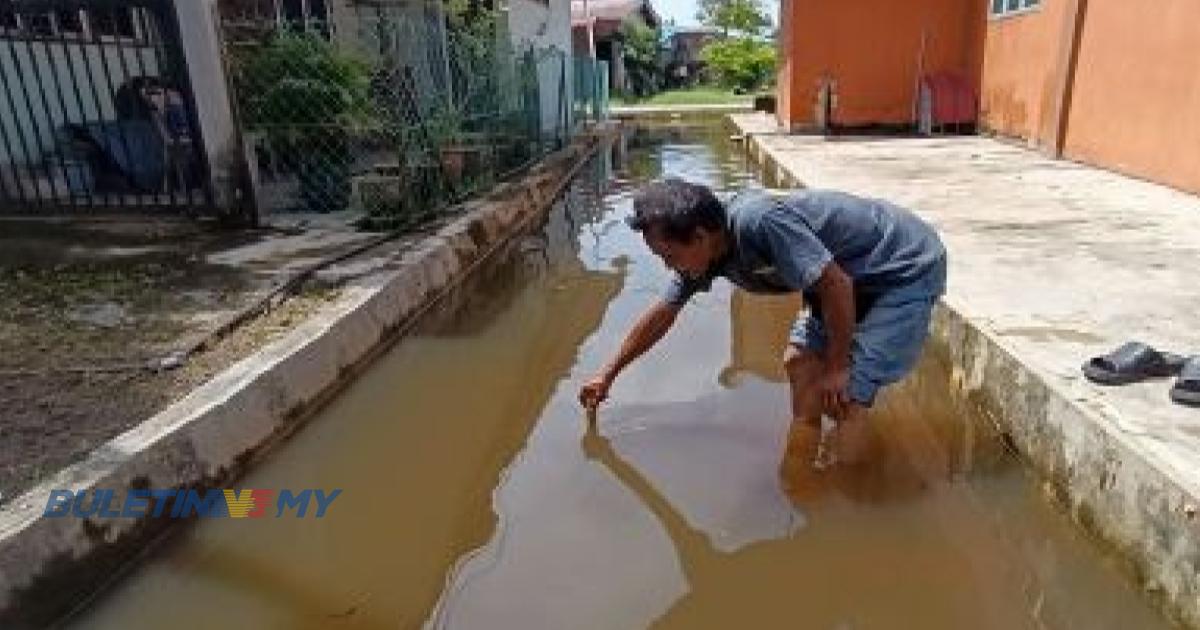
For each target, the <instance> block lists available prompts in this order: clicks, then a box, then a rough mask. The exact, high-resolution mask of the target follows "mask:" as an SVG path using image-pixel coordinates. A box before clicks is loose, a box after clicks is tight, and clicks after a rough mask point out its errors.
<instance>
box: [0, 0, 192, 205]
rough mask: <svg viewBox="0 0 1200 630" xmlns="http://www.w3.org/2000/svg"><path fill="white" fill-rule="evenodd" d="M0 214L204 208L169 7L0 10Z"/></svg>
mask: <svg viewBox="0 0 1200 630" xmlns="http://www.w3.org/2000/svg"><path fill="white" fill-rule="evenodd" d="M0 91H3V92H4V94H3V96H0V212H4V213H10V214H11V213H26V214H41V213H51V212H67V213H71V214H92V213H98V212H118V213H126V212H163V211H171V212H188V213H194V212H198V211H202V210H209V209H211V208H212V207H213V199H212V190H211V186H210V177H209V165H208V162H207V153H206V151H205V150H204V147H203V145H202V141H201V136H200V133H199V129H200V127H199V122H198V119H197V115H196V104H195V100H194V98H193V93H192V86H191V81H190V75H189V74H188V71H187V64H186V62H185V60H184V55H183V48H182V44H181V39H180V25H179V20H178V18H177V16H176V14H175V8H174V4H173V3H172V2H171V1H170V0H0Z"/></svg>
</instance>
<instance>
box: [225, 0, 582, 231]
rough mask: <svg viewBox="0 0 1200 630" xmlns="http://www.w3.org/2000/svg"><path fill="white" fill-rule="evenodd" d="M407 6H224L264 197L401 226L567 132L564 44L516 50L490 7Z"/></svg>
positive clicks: (281, 205) (275, 205)
mask: <svg viewBox="0 0 1200 630" xmlns="http://www.w3.org/2000/svg"><path fill="white" fill-rule="evenodd" d="M414 6H416V8H413V6H409V5H396V4H382V3H381V4H379V5H377V6H360V7H356V8H353V9H343V10H341V11H340V12H339V13H338V14H337V15H334V16H333V17H331V18H329V19H328V20H303V21H301V22H286V21H280V20H279V19H278V18H277V17H275V16H270V15H268V16H266V17H256V16H249V17H247V16H223V21H224V30H225V40H226V47H227V61H228V65H229V68H230V73H231V77H232V83H233V87H234V92H235V94H236V101H237V105H238V115H239V119H240V125H241V128H242V130H243V136H244V140H245V141H246V142H247V143H248V145H249V146H250V147H252V149H253V150H252V151H251V154H252V156H253V159H252V162H253V164H252V165H251V166H252V169H253V170H254V175H255V177H256V179H257V182H258V185H257V186H256V187H255V188H256V190H257V197H258V199H257V201H258V204H259V207H260V208H262V209H264V210H266V211H281V210H300V211H310V212H332V211H339V210H343V209H347V208H357V209H362V210H365V211H366V212H367V213H368V214H369V216H371V217H373V218H374V220H375V222H376V223H378V224H386V225H393V226H394V225H404V224H406V223H410V222H416V221H420V220H423V219H424V218H425V217H427V216H428V215H429V214H430V213H431V212H436V211H437V210H438V209H439V208H442V207H445V206H446V205H448V204H450V203H453V202H455V201H457V200H460V199H462V198H465V197H466V196H468V195H470V194H471V193H472V192H474V191H476V190H479V189H480V188H481V187H484V186H487V185H489V184H491V183H492V182H495V181H496V180H498V179H502V178H504V177H506V176H507V175H508V174H510V173H513V172H515V171H517V170H519V169H521V168H523V167H525V166H527V165H529V164H530V163H532V162H534V161H536V160H537V159H539V158H540V157H542V156H543V155H544V154H546V153H547V152H548V151H551V150H554V149H556V148H558V147H561V146H563V144H564V143H565V142H566V141H567V137H568V134H569V132H570V129H571V126H572V116H573V113H574V107H573V105H572V100H571V99H570V92H571V90H570V89H569V88H570V87H571V86H572V85H573V84H572V83H570V82H572V81H575V78H574V68H573V67H572V66H571V65H569V61H570V60H569V58H568V57H566V56H565V55H564V54H563V53H562V52H560V51H556V50H532V49H525V50H518V49H515V48H514V46H513V45H512V44H511V41H510V38H509V36H508V33H507V32H506V30H505V28H504V25H503V23H502V20H500V21H497V20H496V19H495V18H494V17H492V16H491V14H488V13H486V12H485V13H480V14H478V15H475V16H474V17H473V18H472V19H466V20H457V21H456V22H455V23H454V24H450V25H448V22H447V21H446V20H445V17H444V15H443V14H442V13H441V11H440V10H438V11H431V10H430V9H429V7H430V6H436V5H425V6H419V5H414ZM592 98H593V100H595V97H592ZM596 111H599V110H596Z"/></svg>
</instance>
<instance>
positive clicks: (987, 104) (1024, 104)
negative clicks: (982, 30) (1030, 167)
mask: <svg viewBox="0 0 1200 630" xmlns="http://www.w3.org/2000/svg"><path fill="white" fill-rule="evenodd" d="M1070 4H1071V3H1070V2H1069V1H1067V0H1042V6H1041V7H1040V8H1039V9H1037V10H1035V11H1032V12H1029V13H1024V14H1019V15H1014V16H1009V17H1001V18H990V19H988V22H987V30H986V37H985V41H984V44H983V51H984V53H983V54H984V59H983V81H982V86H981V89H980V99H979V105H980V121H981V122H982V125H983V127H984V128H985V129H987V130H989V131H991V132H993V133H997V134H1000V135H1004V136H1012V137H1018V138H1022V139H1025V140H1027V141H1028V142H1029V143H1030V144H1034V145H1041V146H1046V145H1049V144H1051V143H1052V142H1053V140H1054V134H1055V129H1054V101H1055V98H1056V90H1057V82H1058V80H1059V79H1058V64H1059V57H1060V55H1061V42H1062V41H1063V38H1064V37H1067V36H1069V33H1067V32H1065V28H1066V22H1065V19H1066V17H1067V11H1068V10H1070Z"/></svg>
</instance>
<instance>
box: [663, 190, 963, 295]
mask: <svg viewBox="0 0 1200 630" xmlns="http://www.w3.org/2000/svg"><path fill="white" fill-rule="evenodd" d="M726 210H727V214H728V222H729V234H730V236H731V238H732V243H730V248H729V251H728V253H727V254H726V256H725V257H724V258H723V259H722V260H720V261H719V262H717V263H716V264H714V265H713V267H712V268H711V269H709V271H708V272H707V273H705V274H704V275H703V276H701V277H695V278H691V277H687V276H684V275H682V274H677V275H676V276H675V278H674V279H672V281H671V284H670V285H669V286H668V287H667V290H666V293H665V295H664V296H663V299H664V300H666V301H667V302H668V303H670V304H674V305H676V306H682V305H684V304H685V303H686V302H687V301H688V299H689V298H691V296H692V295H693V294H695V293H696V292H698V291H707V290H708V289H709V288H710V287H711V286H712V281H713V279H714V278H716V277H717V276H725V277H726V278H728V279H729V280H730V281H731V282H733V283H734V284H736V285H738V286H740V287H742V288H743V289H745V290H747V291H750V292H752V293H790V292H793V291H801V292H805V293H809V294H810V295H811V291H810V289H812V287H813V284H814V283H815V282H816V281H817V278H819V277H820V276H821V272H822V270H824V268H825V265H826V264H828V263H829V262H830V261H835V262H837V264H838V265H839V266H840V267H841V268H842V270H844V271H845V272H846V274H847V275H849V276H850V278H851V279H852V280H853V281H854V290H855V292H856V293H857V294H859V295H866V296H870V297H876V296H883V295H885V294H886V295H888V296H889V297H891V296H895V297H896V298H902V299H908V298H931V297H937V296H938V295H941V294H942V293H943V292H944V291H945V278H944V275H942V274H937V273H927V272H929V271H932V270H934V269H936V268H939V267H940V265H941V263H942V261H943V260H944V258H945V256H946V250H945V247H943V246H942V242H941V240H940V239H939V238H938V236H937V233H936V232H935V231H934V229H933V228H932V227H931V226H930V225H929V224H927V223H925V222H924V221H922V220H921V219H920V218H918V217H917V216H916V215H915V214H913V213H912V212H909V211H908V210H905V209H904V208H901V207H899V206H896V205H893V204H890V203H887V202H885V201H881V200H877V199H865V198H862V197H856V196H854V195H850V194H846V193H842V192H836V191H831V190H808V189H806V190H801V191H798V192H796V193H794V194H792V195H790V196H787V197H772V196H770V195H767V194H764V193H761V192H745V193H742V194H740V195H738V196H737V197H735V198H734V199H733V200H732V201H730V202H729V203H728V204H727V207H726Z"/></svg>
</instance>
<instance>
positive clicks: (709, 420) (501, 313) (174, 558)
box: [76, 121, 1164, 630]
mask: <svg viewBox="0 0 1200 630" xmlns="http://www.w3.org/2000/svg"><path fill="white" fill-rule="evenodd" d="M725 133H726V132H725V130H724V129H723V128H721V127H719V126H717V125H714V124H711V121H710V123H701V124H700V126H699V127H697V126H695V125H691V124H687V123H683V122H674V123H671V124H669V125H668V126H666V127H665V128H663V127H656V128H650V129H638V130H634V131H633V132H632V133H631V134H629V135H627V136H626V137H624V138H623V139H622V141H621V142H619V143H617V144H616V145H615V146H614V147H613V150H612V151H611V153H609V154H606V155H604V156H602V157H601V158H600V159H598V160H597V161H596V162H595V163H594V164H593V165H592V172H591V175H590V176H588V177H585V178H582V179H581V180H580V181H579V182H577V183H576V185H575V186H574V187H572V189H571V190H570V191H569V192H568V194H567V196H566V198H565V200H564V202H563V203H562V204H561V205H560V206H559V207H558V208H556V210H555V212H553V213H552V214H551V215H550V217H549V219H548V220H547V222H546V224H545V225H543V226H541V227H540V228H539V229H538V230H535V231H534V232H533V233H531V234H530V235H528V236H526V237H523V238H521V239H517V240H515V241H514V242H513V243H512V245H511V247H510V248H509V250H508V251H507V253H506V255H505V256H502V257H500V259H499V260H498V262H497V264H495V265H491V266H489V267H487V268H486V269H481V270H480V272H481V273H479V274H477V275H476V277H475V278H474V280H473V281H472V282H471V283H470V284H469V285H467V286H465V287H464V288H463V289H462V290H460V291H458V292H457V293H456V299H454V300H451V301H449V302H447V304H446V305H444V306H443V307H440V308H439V309H437V310H436V312H434V313H431V314H430V316H429V317H428V318H426V320H425V321H424V322H423V324H422V325H421V326H420V327H419V328H418V329H417V330H416V331H415V332H414V334H413V335H412V336H411V337H410V338H409V339H407V340H406V341H405V342H404V343H403V344H401V345H399V346H397V347H396V348H395V349H394V350H392V351H391V352H390V353H388V354H387V355H386V356H384V357H383V358H381V359H380V360H379V362H378V363H377V364H376V365H375V366H373V367H372V368H371V369H370V370H369V371H367V372H366V373H365V374H364V375H363V377H362V378H361V379H360V380H359V381H357V382H356V383H354V384H353V385H352V386H351V387H350V388H348V389H347V391H346V392H345V393H344V394H343V395H341V396H340V397H339V398H338V399H337V400H335V401H333V402H332V403H331V404H330V405H329V406H328V407H327V408H326V409H324V410H323V411H322V412H321V413H320V414H319V416H318V417H317V418H315V419H314V420H313V421H312V423H311V424H310V425H309V426H308V427H306V428H305V430H304V431H301V432H299V433H298V434H297V435H296V436H294V437H293V438H292V439H291V440H290V441H289V442H288V443H287V444H285V445H283V446H282V447H281V448H280V449H279V450H278V451H277V452H276V453H274V454H273V455H272V456H271V458H269V459H268V460H267V461H265V462H263V464H262V465H261V466H260V467H259V468H257V469H256V470H255V471H253V472H252V473H251V474H250V475H248V477H247V478H246V479H245V480H244V481H243V483H242V484H241V485H242V486H243V487H262V488H284V487H289V488H303V487H322V488H342V489H343V495H342V498H340V499H339V500H338V503H335V504H334V505H333V506H331V508H330V512H329V513H328V514H327V515H326V517H325V518H323V519H321V520H305V519H266V520H260V521H254V522H247V521H232V520H214V521H203V522H200V523H198V524H197V526H196V527H193V528H191V529H190V530H189V531H188V532H186V533H185V534H184V535H183V536H180V537H179V540H177V541H176V542H175V544H172V545H171V546H170V547H169V548H167V549H165V550H164V551H163V552H162V553H159V554H158V555H157V556H156V557H155V558H154V559H153V560H151V561H149V562H147V563H146V564H145V565H144V566H142V567H140V568H139V569H138V570H137V572H136V573H135V574H134V575H132V576H131V577H130V578H129V579H127V580H125V581H123V582H122V583H121V584H120V585H119V587H117V588H116V589H114V590H113V591H112V592H110V593H108V594H107V595H106V596H105V597H103V598H102V599H101V600H100V601H98V602H97V604H96V605H95V606H93V607H92V609H91V610H89V611H88V612H87V613H86V615H84V616H82V617H80V618H79V619H77V620H76V622H77V625H78V626H82V627H100V628H122V629H124V628H160V627H164V626H170V627H173V628H185V627H197V628H200V627H212V626H214V625H219V624H233V625H236V626H238V627H288V628H324V627H339V628H340V627H353V628H383V627H403V628H413V627H420V626H422V625H424V626H425V627H427V628H486V629H489V630H490V629H509V628H512V629H515V630H528V629H534V628H555V629H557V628H606V629H607V628H642V627H647V626H657V627H664V628H730V627H756V628H757V627H811V628H896V627H913V628H922V629H926V628H929V629H934V628H947V629H949V628H955V629H957V628H963V627H981V628H1076V627H1080V628H1083V627H1086V628H1113V629H1116V628H1147V629H1149V628H1156V627H1164V623H1163V622H1162V620H1161V619H1159V618H1158V617H1157V616H1156V615H1155V613H1154V612H1153V611H1152V610H1151V609H1150V607H1149V606H1148V605H1147V604H1146V603H1145V602H1144V601H1143V600H1142V599H1141V598H1140V597H1139V596H1138V593H1136V592H1135V591H1134V589H1133V588H1132V587H1131V586H1130V585H1129V583H1128V581H1126V580H1125V579H1124V578H1123V576H1122V575H1121V573H1120V572H1119V571H1118V570H1117V569H1116V568H1115V567H1114V566H1112V565H1111V563H1109V562H1108V561H1107V560H1106V559H1105V557H1104V556H1103V555H1101V554H1099V553H1097V552H1096V550H1095V549H1094V548H1092V547H1091V546H1090V545H1089V544H1088V541H1087V540H1085V539H1084V538H1082V537H1081V536H1080V535H1078V534H1077V533H1076V531H1075V530H1074V529H1073V528H1072V526H1071V525H1070V523H1069V522H1068V521H1067V520H1066V519H1065V518H1063V517H1061V516H1060V515H1059V514H1058V513H1057V512H1055V511H1054V510H1053V509H1051V508H1050V507H1049V505H1048V504H1047V503H1046V501H1045V500H1043V499H1042V497H1041V496H1040V494H1039V493H1038V492H1037V490H1036V485H1035V484H1034V483H1033V481H1032V480H1031V479H1030V478H1029V477H1028V476H1027V475H1026V474H1025V472H1024V470H1023V469H1022V468H1021V466H1020V465H1019V464H1017V463H1016V462H1014V461H1012V459H1011V458H1009V457H1008V456H1007V454H1006V453H1005V451H1004V448H1003V446H1002V443H1001V441H1000V440H998V439H997V438H996V436H995V434H994V432H992V431H991V430H990V427H988V426H987V424H986V423H985V422H982V421H981V420H980V419H978V418H975V417H972V416H970V415H969V414H965V413H964V412H963V410H962V409H959V408H958V407H957V406H956V403H955V402H954V400H953V399H952V397H950V396H949V394H948V391H947V380H948V377H947V366H946V364H945V362H944V361H943V360H942V358H941V357H940V355H939V353H938V352H936V351H934V352H927V356H926V358H925V360H924V362H923V364H922V366H921V367H920V369H919V370H918V372H917V373H916V374H915V375H914V376H913V377H912V378H910V379H908V380H907V381H906V382H905V383H904V384H903V385H902V386H899V387H897V388H896V389H895V390H894V391H891V392H889V393H888V394H887V395H885V397H884V398H883V399H882V401H881V403H880V407H879V411H878V412H877V413H875V414H874V417H873V420H872V422H873V425H874V427H875V430H876V433H877V438H876V441H875V450H874V456H873V458H872V459H871V463H870V465H869V466H867V467H864V468H862V469H860V470H857V471H850V472H846V471H840V472H839V471H838V470H835V471H833V472H831V473H829V474H827V475H824V476H822V477H821V478H820V479H819V483H818V484H817V490H818V491H817V492H814V493H810V494H807V495H805V496H804V497H803V498H800V497H790V496H789V495H788V494H787V493H785V492H784V490H783V484H781V480H780V475H781V470H782V471H783V472H784V473H786V472H787V468H786V466H781V464H783V463H786V460H785V458H784V452H785V449H784V445H785V444H786V442H787V436H788V432H789V424H790V420H789V417H788V416H789V413H788V405H787V401H788V392H787V389H786V385H785V383H784V382H783V375H782V372H781V370H780V368H779V364H778V359H779V356H780V354H781V350H782V344H783V343H784V340H785V339H786V335H787V330H788V327H789V325H790V323H791V321H792V319H793V318H794V316H795V314H796V312H797V310H798V309H799V304H798V303H797V302H796V301H795V300H788V299H780V298H763V297H756V296H749V295H746V294H743V293H741V292H738V291H733V290H731V289H730V287H729V286H728V285H727V284H724V283H718V284H716V285H714V288H713V291H711V292H709V293H705V294H701V295H698V296H696V298H695V299H694V300H693V302H692V303H691V304H689V305H688V307H687V309H686V310H685V312H684V313H683V314H682V315H681V317H680V319H679V321H678V322H677V324H676V326H675V328H674V329H673V330H672V331H671V333H670V334H669V335H668V336H667V337H666V338H665V339H664V340H663V341H662V342H661V343H660V345H659V346H658V347H657V348H655V350H654V351H653V352H651V353H650V354H648V355H647V356H645V357H643V359H642V360H640V361H639V362H638V363H636V364H634V365H633V366H631V367H630V368H629V370H628V371H627V372H626V374H625V375H623V377H622V379H621V380H620V381H618V382H617V384H616V386H615V387H614V388H613V391H612V399H611V400H610V402H609V403H608V404H607V405H606V406H605V407H604V408H602V410H601V411H600V413H599V415H598V417H597V418H596V421H595V422H588V419H587V418H586V417H585V416H584V414H583V413H582V411H581V410H580V408H579V406H578V403H577V402H576V400H575V398H576V392H577V391H578V388H579V386H580V384H581V383H583V382H584V380H585V379H587V378H588V377H589V375H590V374H592V373H593V372H594V371H595V370H596V369H597V368H598V367H599V366H601V365H602V364H603V362H604V361H606V360H607V359H608V358H609V357H610V356H611V353H612V352H613V351H614V349H615V348H616V346H617V345H618V344H619V343H620V341H621V339H622V337H623V335H624V333H625V331H626V330H627V329H628V327H629V326H630V324H631V323H632V322H633V321H634V320H635V318H636V317H637V316H638V315H639V314H640V313H641V312H642V310H643V309H644V308H645V307H646V306H648V305H649V304H651V303H652V302H653V301H654V300H656V299H657V296H658V294H659V291H660V290H661V287H662V286H663V284H664V282H665V281H666V279H667V277H668V276H667V272H666V270H665V269H664V268H663V266H662V265H661V263H660V262H659V261H658V260H657V259H655V258H654V257H653V255H652V254H651V253H650V252H649V251H648V250H647V249H646V248H645V247H644V245H643V244H642V242H641V239H640V236H639V235H637V234H635V233H633V232H631V231H630V230H629V229H627V228H625V227H624V225H623V223H622V219H623V217H624V216H625V215H627V214H628V213H629V212H630V204H631V194H632V191H633V190H634V188H635V187H636V186H637V185H638V184H639V183H640V182H643V181H645V180H647V179H649V178H653V177H659V176H663V175H675V176H681V177H685V178H688V179H693V180H696V181H701V182H705V183H707V184H709V185H711V186H713V187H714V188H716V189H717V190H718V192H719V193H720V194H730V193H732V192H734V191H736V190H737V189H739V188H742V187H744V186H748V185H757V184H756V180H755V178H754V176H753V175H752V173H751V172H750V171H749V170H748V167H747V164H746V161H745V157H744V156H743V155H742V154H741V153H740V152H739V151H738V150H736V149H735V148H734V147H733V145H732V144H731V143H729V142H727V141H726V139H725Z"/></svg>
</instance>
